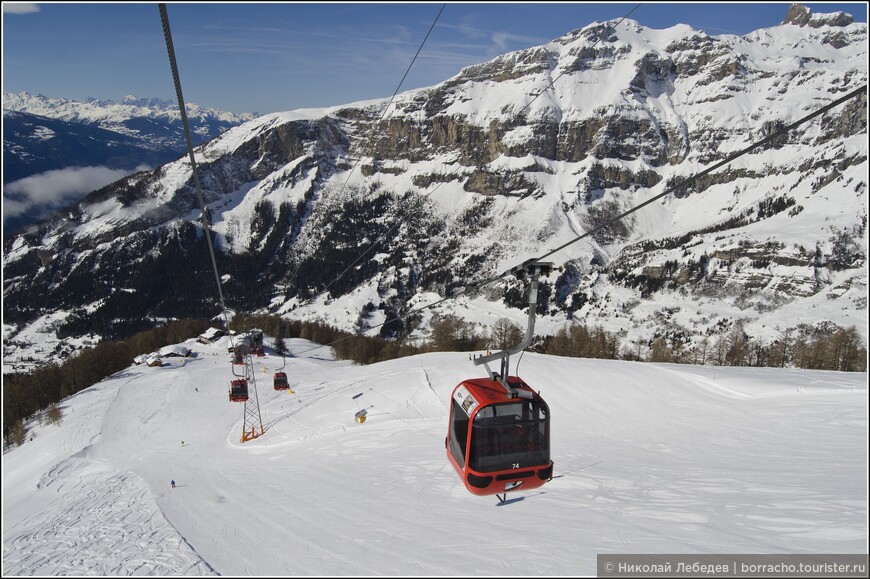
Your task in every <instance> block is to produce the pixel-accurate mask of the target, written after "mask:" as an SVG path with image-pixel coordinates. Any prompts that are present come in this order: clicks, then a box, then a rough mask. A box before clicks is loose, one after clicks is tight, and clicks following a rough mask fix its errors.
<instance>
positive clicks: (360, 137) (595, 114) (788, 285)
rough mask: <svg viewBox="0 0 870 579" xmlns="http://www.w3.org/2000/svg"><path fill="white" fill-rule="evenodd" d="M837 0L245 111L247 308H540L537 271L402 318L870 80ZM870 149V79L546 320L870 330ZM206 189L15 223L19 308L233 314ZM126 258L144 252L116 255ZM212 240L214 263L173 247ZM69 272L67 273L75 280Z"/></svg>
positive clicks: (475, 311) (121, 197)
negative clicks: (322, 100) (205, 284)
mask: <svg viewBox="0 0 870 579" xmlns="http://www.w3.org/2000/svg"><path fill="white" fill-rule="evenodd" d="M795 18H797V17H794V16H793V17H792V19H793V20H794V19H795ZM797 20H798V21H799V20H800V19H799V18H798V19H797ZM822 20H824V21H825V22H826V24H824V25H821V26H819V27H813V26H800V25H795V24H783V25H780V26H777V27H772V28H768V29H762V30H759V31H756V32H753V33H750V34H748V35H745V36H741V37H737V36H721V37H712V36H708V35H706V34H705V33H703V32H700V31H696V30H693V29H691V28H690V27H688V26H685V25H679V26H675V27H672V28H669V29H666V30H653V29H649V28H646V27H643V26H642V25H640V24H639V23H637V22H634V21H630V20H626V21H624V22H623V23H622V24H620V25H619V26H614V24H613V23H594V24H591V25H589V26H587V27H584V28H582V29H579V30H575V31H572V32H569V33H568V34H566V35H564V36H562V37H560V38H557V39H555V40H553V41H551V42H550V43H547V44H546V45H543V46H539V47H532V48H529V49H525V50H521V51H516V52H513V53H509V54H506V55H502V56H500V57H498V58H496V59H493V60H492V61H490V62H488V63H482V64H480V65H475V66H472V67H467V68H466V69H463V70H462V71H460V73H458V74H457V75H455V76H454V77H452V78H451V79H448V80H446V81H445V82H443V83H441V84H440V85H436V86H434V87H429V88H426V89H418V90H413V91H407V92H405V93H402V94H400V95H398V96H397V98H396V99H394V100H393V102H392V104H391V105H390V107H391V108H390V109H389V110H387V111H384V110H383V107H384V106H385V105H386V103H387V99H377V100H373V101H365V102H362V103H352V104H349V105H343V106H337V107H329V108H325V109H309V110H300V111H290V112H287V113H273V114H270V115H264V116H262V117H259V118H257V119H253V120H251V121H248V122H246V123H244V124H241V125H238V126H236V127H234V128H230V129H229V130H227V131H226V132H225V133H223V134H222V135H221V136H220V137H219V138H216V139H213V140H211V141H209V142H208V143H206V144H204V145H202V146H200V147H198V150H197V156H198V160H197V165H198V168H199V171H200V178H201V180H202V183H203V187H204V190H205V191H204V193H205V196H206V200H207V203H208V204H209V214H210V218H211V220H212V229H213V231H214V233H215V242H216V245H217V248H218V249H219V254H220V255H219V265H220V269H221V271H222V272H223V273H224V278H225V289H224V291H225V293H226V294H227V295H228V296H231V302H232V303H231V304H230V307H232V308H234V309H241V310H249V311H257V312H270V313H279V314H282V315H287V316H289V317H297V318H299V317H301V318H305V319H308V318H316V319H323V320H324V321H327V322H330V323H333V324H335V325H337V326H339V327H341V328H342V329H350V330H354V329H360V328H366V327H368V328H375V327H380V332H381V334H382V335H384V337H388V338H398V337H404V336H407V337H411V338H412V339H424V338H425V337H426V335H427V333H428V330H427V324H428V323H429V322H430V321H431V317H432V315H434V314H437V313H439V312H440V313H445V312H452V313H456V314H458V315H460V316H463V317H466V318H468V319H471V320H473V321H474V323H477V324H479V325H481V326H486V325H491V324H492V322H494V320H495V319H497V318H498V317H501V316H506V317H508V318H510V319H512V320H514V321H520V320H522V318H523V316H524V314H522V312H521V311H520V310H518V309H516V308H521V307H522V303H521V302H520V303H509V302H510V300H508V299H507V298H506V296H508V295H509V294H511V292H512V290H511V289H510V288H511V287H514V286H515V285H516V284H515V283H514V282H511V281H505V282H504V283H502V284H500V285H499V286H496V287H492V288H487V289H485V290H484V291H481V292H476V293H475V294H474V295H468V296H463V297H462V298H460V299H458V300H454V301H453V303H451V304H450V306H449V307H446V306H445V307H441V308H439V309H436V310H435V311H431V312H430V311H425V312H423V313H421V314H420V315H419V316H418V317H417V318H416V319H413V320H405V321H404V322H403V323H397V324H394V325H393V326H392V327H391V328H390V329H389V330H386V331H385V330H384V326H382V325H381V326H379V323H380V322H382V321H385V320H388V319H398V318H400V317H401V315H402V312H404V311H407V310H409V309H413V308H418V307H419V306H421V305H425V303H428V302H431V301H435V299H440V298H442V297H446V296H449V295H451V294H455V293H457V292H458V291H460V290H462V288H465V287H468V286H473V285H474V284H475V283H478V282H480V281H482V280H484V279H487V278H488V277H491V275H492V274H494V273H499V272H502V271H505V270H506V269H508V268H509V267H512V266H514V265H516V264H518V263H521V262H523V261H525V260H526V259H528V258H531V257H536V256H538V255H540V254H541V253H543V250H542V248H546V247H557V246H559V245H561V244H562V243H564V242H565V241H567V240H568V239H572V238H574V237H576V235H577V234H578V232H582V231H587V230H589V229H591V228H592V227H594V226H595V225H596V224H599V223H602V222H603V221H606V220H608V219H610V218H612V217H614V216H616V215H618V214H619V213H620V212H622V211H624V210H626V209H628V208H629V207H632V206H634V205H637V204H638V203H640V202H643V201H644V200H646V199H648V198H650V197H652V196H653V195H655V194H657V193H660V192H662V191H664V190H666V189H668V188H670V187H673V186H675V185H679V184H680V183H682V182H685V180H686V179H688V178H690V177H692V176H693V175H695V174H697V173H698V172H699V171H700V170H701V169H703V168H704V167H706V166H708V165H709V164H711V163H713V162H716V161H718V160H721V159H723V158H725V157H726V156H727V155H728V154H730V153H731V152H733V151H736V150H740V149H741V148H742V147H744V146H745V145H746V144H748V143H749V142H753V141H756V140H760V138H762V137H763V136H766V135H769V134H772V132H773V131H775V130H778V128H780V127H784V126H787V125H788V124H790V123H792V122H794V121H795V120H796V119H797V118H800V117H801V116H803V115H805V114H807V113H808V112H810V111H811V110H814V109H817V108H819V107H820V106H821V105H822V104H824V103H825V102H830V101H831V100H833V99H834V98H836V96H837V95H840V94H842V93H843V92H845V91H847V90H852V89H854V88H856V87H858V86H860V84H861V82H862V81H863V82H866V76H867V65H866V58H867V52H866V24H856V23H854V22H850V23H845V20H843V19H840V18H832V19H824V18H823V19H816V20H813V21H814V22H816V21H822ZM831 22H832V23H833V24H831ZM862 59H863V60H862ZM866 164H867V158H866V95H864V96H863V97H861V98H858V99H855V100H854V101H852V102H850V103H847V104H845V105H843V109H842V112H839V113H838V114H833V115H830V116H829V117H826V118H825V119H824V120H822V121H817V122H814V123H812V124H810V125H809V126H807V127H804V128H802V129H801V130H800V131H798V132H794V133H792V134H789V135H788V136H786V137H784V138H783V139H781V140H780V141H778V142H777V143H775V144H773V145H771V146H769V147H767V148H765V149H764V150H763V151H758V152H754V153H753V154H751V155H747V156H746V157H744V158H741V159H739V160H737V161H735V162H734V163H733V164H732V165H730V166H729V167H728V168H727V169H723V170H721V171H719V172H717V173H713V174H710V175H708V176H707V177H706V178H704V179H702V180H697V181H694V182H693V183H692V184H691V186H689V187H687V188H686V189H685V190H681V191H678V192H676V193H675V194H674V195H672V196H669V197H667V198H665V199H663V200H662V201H660V202H659V203H657V204H654V205H651V206H650V207H649V208H647V209H645V210H644V211H642V212H639V213H637V214H635V215H632V216H631V217H630V218H629V219H627V220H625V221H622V222H620V223H617V224H614V225H613V226H612V227H609V228H607V229H605V230H603V231H601V232H600V233H597V234H596V235H595V236H593V237H592V238H591V239H589V240H587V242H586V243H585V244H584V245H583V246H582V247H574V248H572V249H571V252H569V253H567V254H565V255H561V256H559V260H560V263H561V264H563V265H564V266H565V268H566V269H565V271H564V272H563V273H562V274H561V275H560V276H559V277H558V278H557V279H556V280H555V281H554V282H553V281H550V282H549V283H547V284H544V288H543V293H544V294H545V295H548V296H551V300H550V303H549V304H548V305H546V306H542V309H543V310H544V311H543V312H542V313H543V314H544V315H542V316H541V317H540V318H539V328H540V329H541V331H543V332H548V333H553V332H555V331H556V330H557V329H558V328H559V327H561V326H563V325H564V324H566V323H569V322H571V321H580V322H582V323H587V324H597V325H602V326H604V327H605V328H607V329H608V330H611V331H614V332H618V333H620V336H621V338H622V339H623V341H624V344H628V343H631V342H632V341H634V340H640V339H644V338H646V339H647V340H649V341H651V340H653V339H654V338H655V337H662V336H665V337H666V338H667V339H668V340H670V341H671V342H675V341H677V340H680V341H683V342H684V343H689V344H693V345H696V346H697V345H698V344H699V343H700V342H701V341H702V340H703V339H704V338H705V337H710V336H712V335H714V334H716V333H717V332H721V331H725V330H727V331H731V330H733V329H735V328H745V330H746V331H747V332H749V333H750V335H753V336H757V337H758V338H759V339H762V340H764V341H767V342H770V341H773V340H774V339H776V338H777V337H778V333H779V332H782V331H784V330H786V329H787V328H788V327H789V326H792V325H794V323H795V322H803V321H806V323H809V324H811V325H812V324H818V323H824V322H827V323H834V324H836V325H842V326H848V325H855V326H857V327H858V331H859V333H860V334H861V336H862V337H863V338H864V339H865V340H866V337H867V325H866V320H863V319H861V318H862V317H866V316H862V315H861V314H860V313H859V312H861V311H865V310H866V283H867V265H866V251H865V250H864V249H863V248H866V245H867V244H866V238H867V237H866V236H867V233H866V177H865V175H866ZM357 168H358V170H356V169H357ZM192 191H193V185H192V180H191V172H190V167H189V163H188V161H187V160H186V159H183V158H182V159H180V160H178V161H176V162H174V163H169V164H167V165H164V166H162V167H160V168H159V169H157V170H155V171H153V172H151V173H145V174H141V175H137V176H132V177H129V178H127V179H125V180H122V181H121V182H118V183H116V184H114V185H113V186H110V187H108V188H105V189H104V190H102V191H100V192H95V193H94V194H92V195H91V196H89V197H88V198H87V199H85V200H84V201H83V202H82V203H81V204H80V205H79V207H78V208H77V209H76V210H74V211H72V212H71V213H70V214H69V215H68V216H66V217H64V218H60V219H56V220H55V221H54V222H49V223H46V224H43V225H42V226H40V227H39V228H34V229H32V230H31V231H30V232H29V233H26V234H23V235H21V236H19V237H17V238H16V239H14V240H11V241H10V242H9V243H8V244H7V256H9V258H10V259H9V263H8V265H4V274H5V276H6V280H7V281H6V283H5V285H4V294H5V297H6V301H7V303H11V304H13V306H12V308H11V309H10V313H11V315H10V316H8V319H10V320H12V321H13V323H14V324H16V326H17V327H18V325H21V324H24V325H26V324H29V323H33V320H35V319H37V318H38V317H39V316H40V315H41V314H39V313H38V312H39V311H40V310H45V311H67V312H73V311H79V312H81V313H83V312H84V311H89V312H90V314H89V315H91V316H94V315H95V314H96V315H97V316H98V317H101V318H104V319H113V318H114V317H116V316H119V315H123V312H124V311H125V310H126V309H128V308H129V307H130V306H131V300H132V303H138V306H139V307H140V308H142V311H143V312H145V313H147V315H150V316H170V317H173V316H178V315H180V314H181V313H184V312H188V313H191V312H193V313H196V314H206V313H209V312H210V314H209V315H214V313H215V312H214V308H215V300H214V298H208V297H205V295H204V290H202V283H197V282H196V281H195V279H197V278H196V275H200V276H201V275H207V272H206V269H207V261H206V260H205V255H206V251H205V249H206V248H205V243H204V238H203V236H202V228H201V226H200V225H199V224H198V223H197V221H196V219H197V216H198V215H199V213H200V211H199V208H198V207H197V205H196V202H195V199H194V196H193V195H192ZM408 208H413V210H408ZM110 242H111V243H110ZM176 247H177V248H176ZM644 247H646V248H647V249H646V250H644V249H643V248H644ZM97 248H100V249H99V251H95V250H96V249H97ZM364 251H365V252H367V253H364V254H362V255H361V252H364ZM155 252H156V253H155ZM39 255H44V256H51V257H50V258H49V259H48V261H45V259H44V258H39V259H37V256H39ZM123 255H128V256H129V257H132V258H133V259H135V260H138V263H142V264H146V265H147V266H148V267H146V268H145V272H146V273H137V272H136V271H133V270H132V268H129V267H124V266H121V267H120V271H109V268H110V266H115V265H116V264H119V263H120V264H123V263H126V262H125V261H124V260H123V259H121V256H123ZM197 256H201V257H197ZM361 257H365V258H366V259H365V260H363V261H361V262H360V263H357V262H356V261H355V260H358V259H360V258H361ZM191 259H196V260H198V261H197V264H201V265H195V266H193V267H187V268H186V269H185V270H184V271H180V270H179V267H178V266H173V265H172V264H173V263H175V262H182V260H191ZM78 268H81V272H79V271H77V269H78ZM104 270H105V271H104ZM161 270H165V271H168V272H172V274H173V275H177V279H176V281H177V283H178V284H179V285H178V286H177V288H183V289H181V290H180V291H179V292H177V293H176V294H175V295H174V296H173V298H174V303H173V302H170V300H168V299H167V297H166V296H163V297H160V296H155V295H153V294H152V293H151V289H149V288H152V287H154V284H153V282H152V281H149V280H148V276H154V275H156V272H158V271H161ZM52 272H53V273H52ZM59 272H64V276H65V278H64V279H65V280H66V281H63V282H60V283H59V284H58V285H57V286H52V285H51V284H50V283H48V280H49V279H57V277H56V276H57V273H59ZM84 273H87V274H88V275H89V276H90V277H92V278H96V279H98V280H99V281H94V280H88V279H86V276H85V275H84ZM94 274H96V275H94ZM194 274H196V275H194ZM212 277H213V276H212ZM25 278H26V279H27V280H28V281H26V282H25ZM202 279H207V278H202ZM31 280H32V281H31ZM37 287H38V288H40V290H39V291H38V292H35V291H34V289H35V288H37ZM75 287H79V288H81V289H76V290H75V291H70V290H71V288H75ZM113 287H116V288H120V287H123V288H127V289H125V290H124V291H123V292H118V291H117V290H114V291H112V290H111V288H113ZM194 288H196V291H194ZM25 293H26V295H28V296H33V295H34V294H35V293H38V295H39V296H40V297H39V299H38V300H37V303H33V304H29V305H28V304H25V302H24V301H23V300H22V299H21V298H19V297H18V296H23V295H25ZM76 294H77V295H78V296H79V297H77V298H70V296H71V295H76ZM520 294H522V292H520ZM132 295H135V296H136V297H137V298H139V299H138V300H135V299H133V298H131V297H130V296H132ZM85 296H87V297H86V298H85ZM98 296H100V297H99V299H97V300H95V299H94V298H95V297H98ZM196 300H200V303H199V304H195V303H194V302H196ZM203 300H204V301H205V302H206V303H205V304H203V303H202V302H203ZM369 303H371V304H372V305H373V306H374V308H375V312H374V313H373V312H372V310H371V309H370V308H368V306H367V304H369ZM182 304H183V305H182ZM812 310H817V311H816V312H813V311H812ZM668 312H670V313H668ZM81 313H80V314H79V316H81V315H82V314H81ZM360 320H362V322H361V325H356V324H358V323H359V322H360ZM20 327H23V326H20ZM93 330H94V331H97V333H101V332H100V331H98V330H99V327H97V326H94V328H93ZM10 335H14V332H11V331H10Z"/></svg>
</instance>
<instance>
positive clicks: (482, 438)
mask: <svg viewBox="0 0 870 579" xmlns="http://www.w3.org/2000/svg"><path fill="white" fill-rule="evenodd" d="M507 383H508V386H510V387H511V388H512V389H513V390H514V391H515V393H516V395H515V396H514V397H509V396H508V395H506V392H505V388H504V387H503V386H502V385H501V384H500V383H499V382H497V381H495V380H490V379H488V378H476V379H472V380H465V381H463V382H461V383H460V384H459V385H458V386H457V387H456V388H455V389H454V390H453V399H452V402H451V405H450V427H449V431H448V434H447V439H446V441H445V445H446V447H447V458H448V459H449V460H450V463H451V464H452V465H453V468H454V469H456V472H457V473H458V474H459V477H460V478H461V479H462V482H463V483H465V487H466V488H467V489H468V490H469V491H470V492H471V493H473V494H475V495H494V494H499V493H505V492H508V491H512V490H530V489H534V488H537V487H540V486H542V485H543V484H544V483H546V482H547V481H549V480H550V479H551V478H552V477H553V461H551V460H550V409H549V407H548V406H547V403H546V402H544V400H543V398H541V397H540V396H539V395H538V393H537V392H535V391H534V390H532V389H531V388H530V387H529V386H528V385H527V384H526V383H525V382H523V381H522V379H520V378H518V377H515V376H511V377H509V378H508V380H507Z"/></svg>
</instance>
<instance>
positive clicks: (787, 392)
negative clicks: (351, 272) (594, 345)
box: [3, 338, 868, 576]
mask: <svg viewBox="0 0 870 579" xmlns="http://www.w3.org/2000/svg"><path fill="white" fill-rule="evenodd" d="M267 344H271V340H270V339H269V338H267ZM185 345H186V346H188V347H189V348H191V349H192V355H191V356H190V357H189V358H167V359H164V363H163V366H162V367H147V366H131V367H129V368H128V369H126V370H124V371H122V372H119V373H118V374H116V375H114V376H112V377H110V378H109V379H107V380H105V381H103V382H101V383H99V384H97V385H95V386H93V387H91V388H88V389H86V390H84V391H82V392H80V393H78V394H77V395H75V396H73V397H71V398H69V399H67V400H65V401H64V402H63V403H62V404H61V408H62V411H63V418H62V420H61V422H60V424H59V425H48V424H45V425H43V426H40V425H38V424H34V425H33V428H32V431H31V432H32V434H33V435H34V438H33V440H32V441H28V442H26V443H25V444H24V445H23V446H21V447H18V448H14V449H12V450H11V451H9V452H7V453H5V454H4V455H3V575H4V576H8V575H217V574H220V575H246V576H264V575H267V576H268V575H344V576H361V575H362V576H368V575H395V576H419V575H489V576H491V575H528V576H541V575H595V574H596V556H597V555H598V554H620V553H776V554H779V553H866V552H867V544H868V543H867V540H868V534H867V482H868V481H867V434H868V428H867V406H868V396H867V374H866V373H839V372H825V371H807V370H793V369H769V368H722V367H712V366H689V365H676V364H673V365H671V364H652V363H637V362H623V361H604V360H589V359H574V358H559V357H553V356H545V355H540V354H533V353H528V352H527V353H525V354H524V355H523V356H522V357H519V356H515V357H514V358H513V359H512V362H517V361H519V372H518V373H519V375H520V376H521V377H523V379H524V380H525V381H526V382H528V383H529V384H530V385H531V386H532V387H533V388H535V389H538V390H540V392H541V395H542V396H543V397H544V399H545V400H546V401H547V403H548V404H549V405H550V408H551V412H552V444H551V447H552V457H553V460H554V462H555V471H554V478H553V480H552V481H550V482H549V483H547V484H546V485H544V486H543V487H541V488H540V489H536V490H534V491H529V492H516V493H509V494H508V500H507V501H506V502H505V503H504V504H499V501H498V500H497V499H496V498H495V497H477V496H474V495H471V494H470V493H469V492H468V491H467V490H466V489H465V487H464V486H463V484H462V482H461V481H460V480H459V478H458V476H457V475H456V473H455V472H454V470H453V469H452V467H451V466H450V465H449V463H448V461H447V458H446V454H445V449H444V439H445V436H446V431H447V420H448V411H449V405H448V404H449V400H450V395H451V392H452V391H453V388H454V387H455V386H456V385H457V384H458V383H459V382H460V381H461V380H463V379H465V378H472V377H480V376H483V375H484V374H483V370H482V367H476V366H474V365H473V364H472V363H471V362H470V361H469V354H468V353H432V354H425V355H418V356H413V357H408V358H402V359H398V360H393V361H389V362H384V363H380V364H374V365H370V366H360V365H354V364H351V363H349V362H345V361H336V360H334V359H333V358H332V356H331V353H330V350H329V349H328V348H324V347H320V348H315V345H314V344H312V343H310V342H307V341H304V340H299V339H293V340H288V345H289V346H290V350H291V353H293V354H294V355H293V356H292V357H288V358H287V359H286V366H285V368H284V371H286V372H287V374H288V377H289V379H290V386H291V389H292V391H275V390H274V389H273V387H272V377H273V375H274V372H275V371H276V370H278V369H279V368H280V367H281V366H282V364H283V363H284V361H283V360H282V358H281V357H280V356H278V355H276V354H275V352H274V350H271V349H270V348H267V349H266V352H267V354H268V355H267V356H266V357H254V358H253V360H254V369H255V381H256V387H257V392H258V395H259V402H260V407H261V411H262V418H263V423H264V426H265V429H266V430H265V434H263V435H262V436H260V437H259V438H257V439H255V440H252V441H249V442H246V443H242V442H241V431H242V419H243V404H242V403H231V402H229V400H228V386H229V383H230V380H231V379H232V374H231V364H230V358H229V354H228V353H227V346H226V343H225V342H218V343H215V344H207V345H203V344H199V343H197V342H195V341H194V340H190V341H188V342H186V343H185ZM514 367H515V366H514V364H512V373H514V372H513V368H514ZM357 394H362V395H361V396H358V397H356V398H354V396H356V395H357ZM362 408H365V409H367V411H368V418H367V420H366V421H365V423H363V424H359V423H357V422H356V421H355V420H354V414H355V413H356V412H357V411H358V410H360V409H362ZM182 442H183V444H182ZM171 480H175V482H176V488H172V487H171V485H170V481H171Z"/></svg>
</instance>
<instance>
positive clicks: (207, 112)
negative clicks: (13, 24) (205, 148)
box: [3, 92, 257, 226]
mask: <svg viewBox="0 0 870 579" xmlns="http://www.w3.org/2000/svg"><path fill="white" fill-rule="evenodd" d="M187 114H188V122H189V123H190V126H191V132H192V139H193V140H194V142H195V143H196V144H201V143H204V142H205V141H207V140H209V139H211V138H213V137H215V136H217V135H219V134H221V133H222V132H224V131H225V130H227V129H228V128H230V127H233V126H236V125H238V124H240V123H243V122H245V121H249V120H251V119H253V118H255V117H256V116H257V115H256V114H234V113H228V112H224V111H219V110H216V109H207V108H203V107H200V106H198V105H196V104H190V103H188V104H187ZM185 150H186V143H185V140H184V132H183V128H182V124H181V115H180V113H179V110H178V104H177V103H175V102H174V101H164V100H160V99H154V98H151V99H144V98H137V97H134V96H128V97H125V98H124V99H123V100H122V101H121V102H112V101H103V100H96V99H89V100H87V101H85V102H80V101H74V100H68V99H63V98H48V97H45V96H42V95H33V94H30V93H26V92H24V93H20V94H13V93H8V92H6V93H3V184H4V185H6V184H9V183H12V182H14V181H18V180H19V179H23V178H25V177H29V176H32V175H36V174H39V173H44V172H46V171H51V170H58V169H64V168H68V167H107V168H110V169H124V170H127V171H133V170H134V169H136V168H138V167H141V166H143V165H145V166H149V167H152V168H153V167H156V166H159V165H162V164H163V163H168V162H169V161H172V160H175V159H177V158H178V157H179V156H181V155H182V154H184V152H185ZM19 221H20V220H19ZM22 224H24V223H18V225H22ZM7 225H9V223H8V222H7ZM12 225H13V226H14V225H15V223H14V222H13V224H12Z"/></svg>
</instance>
